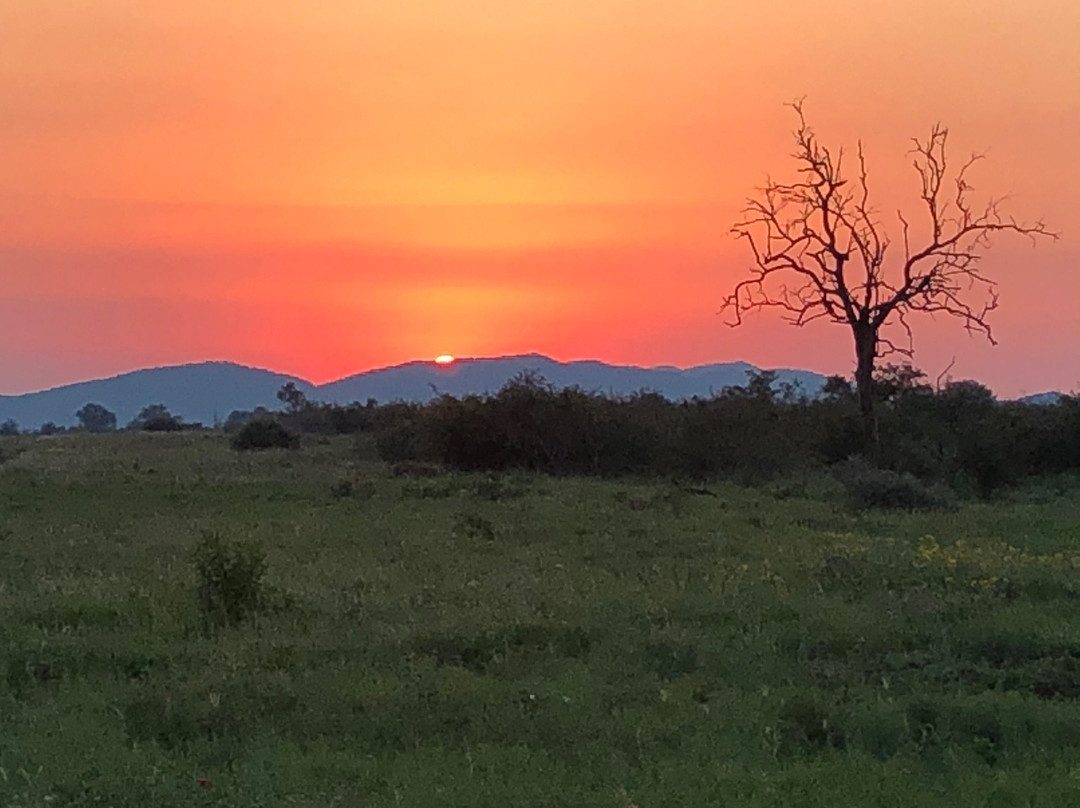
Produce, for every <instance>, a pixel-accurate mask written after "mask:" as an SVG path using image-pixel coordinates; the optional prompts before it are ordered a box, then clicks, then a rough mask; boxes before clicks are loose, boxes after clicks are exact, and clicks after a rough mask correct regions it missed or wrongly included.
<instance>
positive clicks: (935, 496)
mask: <svg viewBox="0 0 1080 808" xmlns="http://www.w3.org/2000/svg"><path fill="white" fill-rule="evenodd" d="M836 477H837V479H839V480H840V482H841V483H842V484H843V486H844V488H845V490H846V491H847V495H848V500H849V501H850V503H851V505H852V507H854V508H856V509H865V508H897V509H903V510H909V511H915V510H932V509H935V508H950V507H953V505H954V502H953V497H952V496H951V492H949V491H948V489H945V488H942V487H940V486H932V487H931V486H926V485H924V484H923V483H921V482H919V480H918V479H916V478H915V477H914V476H912V475H911V474H908V473H906V472H905V473H897V472H895V471H890V470H888V469H880V468H876V467H875V466H873V465H871V464H870V463H868V462H866V461H865V460H863V459H862V458H859V457H854V458H851V459H849V460H847V461H846V462H845V463H842V464H841V465H840V466H839V467H838V468H837V470H836Z"/></svg>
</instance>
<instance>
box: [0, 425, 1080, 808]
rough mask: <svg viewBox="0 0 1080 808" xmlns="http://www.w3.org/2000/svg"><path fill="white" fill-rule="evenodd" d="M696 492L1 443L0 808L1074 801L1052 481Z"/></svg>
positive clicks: (153, 438) (216, 443)
mask: <svg viewBox="0 0 1080 808" xmlns="http://www.w3.org/2000/svg"><path fill="white" fill-rule="evenodd" d="M707 491H708V493H701V492H695V491H690V490H686V489H685V488H679V487H676V486H674V485H671V484H669V483H660V482H635V481H597V480H583V479H555V478H547V477H530V476H517V475H510V476H505V477H498V478H492V477H487V476H483V475H450V474H445V475H439V476H436V477H430V478H428V477H410V476H401V477H394V476H391V475H390V474H389V473H388V471H387V469H386V468H385V467H384V466H383V465H381V464H380V463H378V462H376V461H375V460H374V459H372V458H371V449H370V446H368V445H367V444H365V443H363V442H359V443H358V442H356V441H354V440H353V439H351V438H349V439H341V440H333V441H324V442H318V441H313V442H310V443H306V444H305V446H304V447H303V448H302V449H301V450H299V451H287V450H276V451H270V452H263V453H237V452H233V451H231V450H229V449H228V446H227V442H226V440H225V438H223V437H221V436H219V435H218V436H215V435H197V434H183V435H147V434H116V435H105V436H94V435H64V436H59V437H51V438H29V437H26V438H10V439H3V440H0V618H2V619H0V805H3V806H68V805H78V806H91V805H95V806H139V808H144V807H145V806H174V805H175V806H181V805H183V806H187V805H193V806H201V805H220V806H286V805H288V806H297V805H299V806H329V805H349V806H351V805H357V806H361V805H363V806H396V805H405V806H428V805H431V806H491V807H492V808H496V807H497V808H504V807H505V806H613V807H615V806H620V807H622V808H627V807H628V806H640V808H653V807H654V806H657V807H659V806H672V807H674V806H705V805H708V806H846V805H852V806H943V805H948V806H1012V805H1018V806H1058V805H1061V806H1074V805H1080V487H1078V486H1072V487H1069V486H1061V487H1060V488H1059V489H1058V490H1051V489H1049V488H1045V487H1044V488H1033V489H1029V490H1027V491H1025V492H1019V493H1014V494H1013V495H1011V496H1010V497H1009V498H1007V499H1003V500H1002V501H1000V502H996V503H967V504H964V505H962V506H961V507H960V508H959V509H958V510H955V511H949V512H930V513H920V514H910V513H886V512H875V511H870V512H862V513H856V512H853V511H851V510H849V509H848V508H847V507H846V506H845V505H844V504H843V502H842V500H841V498H840V494H839V492H838V491H837V490H835V489H834V488H833V486H832V484H831V483H830V482H829V481H828V480H825V479H808V480H801V481H800V480H796V481H787V482H785V483H782V484H780V483H778V484H773V485H770V486H766V487H762V488H756V489H752V488H742V487H737V486H734V485H727V484H716V485H710V486H708V487H707ZM208 535H211V536H218V537H220V539H221V540H222V541H224V542H226V543H229V542H233V541H236V542H256V543H257V544H258V545H259V546H260V547H261V548H263V549H264V550H265V552H266V558H267V573H266V576H265V579H264V581H263V584H262V590H261V591H262V594H263V596H264V597H263V599H262V601H261V607H260V609H259V610H258V611H257V612H256V613H254V614H252V615H251V616H250V617H248V618H247V619H245V620H243V621H242V622H239V623H237V624H233V625H224V626H218V625H215V623H214V622H213V621H212V620H209V619H208V617H207V615H206V613H204V611H201V610H200V606H199V601H198V599H197V597H196V592H197V588H198V585H199V580H198V576H197V572H196V567H195V565H194V563H193V555H192V554H193V550H194V548H195V547H196V546H197V545H198V544H199V543H200V542H201V541H204V537H205V536H208Z"/></svg>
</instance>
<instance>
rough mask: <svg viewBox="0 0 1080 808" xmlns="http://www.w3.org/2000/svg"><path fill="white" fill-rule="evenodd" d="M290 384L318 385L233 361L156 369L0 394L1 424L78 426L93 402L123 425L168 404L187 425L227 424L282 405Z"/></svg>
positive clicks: (305, 388)
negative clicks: (234, 415) (280, 395)
mask: <svg viewBox="0 0 1080 808" xmlns="http://www.w3.org/2000/svg"><path fill="white" fill-rule="evenodd" d="M287 382H293V383H294V384H295V385H296V386H297V387H298V388H300V389H301V390H303V391H304V392H305V393H306V394H308V395H311V391H312V390H313V387H312V385H311V384H310V383H308V382H306V381H304V380H303V379H298V378H296V377H294V376H286V375H284V374H281V373H271V372H270V371H268V370H258V369H256V368H249V367H245V366H244V365H237V364H234V363H232V362H201V363H199V364H193V365H175V366H173V367H163V368H150V369H147V370H136V371H133V372H131V373H124V374H122V375H120V376H113V377H112V378H108V379H95V380H94V381H88V382H78V383H76V384H68V385H64V386H63V387H55V388H53V389H51V390H42V391H41V392H39V393H26V394H25V395H21V396H0V421H4V420H7V419H8V418H13V419H15V421H16V422H17V423H18V424H19V426H20V427H21V428H22V429H37V428H39V427H40V426H41V425H42V424H43V423H45V422H46V421H52V422H53V423H55V424H58V425H60V426H73V425H75V424H76V423H77V422H78V419H77V418H76V417H75V413H76V412H77V411H78V410H79V409H80V408H81V407H82V406H83V405H84V404H86V403H87V402H90V401H93V402H97V403H98V404H101V405H103V406H104V407H105V408H106V409H108V410H111V411H112V412H114V413H116V420H117V423H118V424H119V425H120V426H123V425H124V424H127V423H128V422H129V421H131V420H132V419H133V418H134V417H135V416H136V415H138V414H139V410H141V409H142V408H143V407H145V406H146V405H147V404H164V405H166V406H167V407H168V408H169V410H170V411H172V412H173V413H174V414H176V415H179V416H181V417H182V418H183V419H184V420H185V421H189V422H194V421H199V422H202V423H204V424H213V423H214V419H215V416H216V417H218V418H220V419H221V420H224V419H225V417H226V416H227V415H228V414H229V412H231V411H232V410H235V409H241V410H251V409H254V408H255V407H259V406H263V407H270V406H274V407H276V406H278V405H279V402H278V401H277V400H276V398H275V395H276V394H277V391H278V390H280V389H281V386H282V385H283V384H286V383H287Z"/></svg>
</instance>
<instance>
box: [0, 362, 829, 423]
mask: <svg viewBox="0 0 1080 808" xmlns="http://www.w3.org/2000/svg"><path fill="white" fill-rule="evenodd" d="M526 370H529V371H535V372H537V373H539V374H540V375H542V376H543V377H544V378H545V379H547V381H549V382H550V383H551V384H553V385H555V386H556V387H571V386H577V387H581V388H582V389H585V390H590V391H599V392H603V393H611V394H615V395H628V394H630V393H635V392H638V391H640V390H651V391H654V392H657V393H660V394H661V395H664V396H666V397H667V398H670V399H682V398H690V397H692V396H708V395H710V394H712V393H714V392H719V391H720V390H722V389H723V388H725V387H731V386H733V385H739V384H744V383H745V382H746V380H747V372H749V371H756V370H758V368H755V367H754V366H753V365H750V364H747V363H746V362H726V363H720V364H712V365H701V366H699V367H693V368H687V369H686V370H680V369H679V368H674V367H655V368H641V367H632V366H624V365H609V364H606V363H604V362H595V361H579V362H557V361H555V360H554V359H550V358H548V357H546V356H541V355H539V354H527V355H524V356H508V357H498V358H491V359H483V358H478V359H458V360H456V361H455V362H454V363H452V364H450V365H436V364H435V363H434V362H420V361H418V362H409V363H406V364H404V365H397V366H395V367H389V368H382V369H380V370H371V371H367V372H365V373H358V374H356V375H355V376H349V377H347V378H344V379H339V380H338V381H335V382H330V383H328V384H324V385H313V384H311V383H310V382H307V381H304V380H303V379H300V378H297V377H295V376H288V375H284V374H281V373H272V372H270V371H267V370H259V369H257V368H250V367H246V366H244V365H238V364H235V363H232V362H202V363H198V364H190V365H177V366H173V367H162V368H152V369H147V370H137V371H134V372H132V373H125V374H122V375H120V376H114V377H112V378H108V379H97V380H94V381H87V382H79V383H77V384H69V385H65V386H63V387H56V388H53V389H51V390H43V391H41V392H37V393H27V394H25V395H19V396H0V421H4V420H7V419H8V418H12V419H14V420H15V421H16V422H17V423H18V424H19V426H20V427H21V428H22V429H37V428H39V427H40V426H41V425H42V424H43V423H45V422H46V421H52V422H53V423H56V424H59V425H61V426H72V425H74V424H75V423H76V420H77V419H76V418H75V412H76V411H77V410H78V409H79V408H81V407H82V406H83V405H84V404H86V403H87V402H91V401H93V402H97V403H99V404H102V405H103V406H105V407H106V408H107V409H109V410H111V411H113V412H115V413H116V417H117V421H118V423H119V424H120V425H124V424H126V423H128V422H129V421H131V419H132V418H134V417H135V416H136V415H137V414H138V412H139V410H140V409H142V408H143V407H144V406H146V405H147V404H159V403H160V404H164V405H165V406H167V407H168V408H169V409H170V410H171V411H172V412H173V413H174V414H176V415H179V416H180V417H182V418H183V419H184V420H185V421H188V422H196V421H197V422H201V423H204V424H213V423H214V421H215V419H220V420H224V419H225V417H226V416H227V415H228V414H229V413H230V412H231V411H233V410H252V409H254V408H255V407H260V406H261V407H267V408H277V407H279V406H280V402H278V400H277V398H276V394H277V391H278V390H280V389H281V387H282V385H284V384H286V383H288V382H292V383H293V384H295V385H296V386H297V388H298V389H300V390H302V391H303V392H304V394H305V395H307V396H308V398H310V399H312V400H314V401H323V402H326V403H335V404H347V403H350V402H353V401H361V402H362V401H366V400H367V399H369V398H373V399H375V400H377V401H379V402H381V403H385V402H388V401H417V402H426V401H430V400H431V399H432V398H434V397H435V396H437V395H441V394H444V393H448V394H450V395H454V396H462V395H467V394H470V393H486V392H495V391H497V390H498V389H499V388H500V387H502V386H503V385H504V384H505V383H506V382H507V381H508V380H509V379H511V378H513V377H514V376H515V375H516V374H518V373H520V372H522V371H526ZM777 381H778V383H792V384H797V385H798V386H799V388H800V389H801V390H803V391H805V392H806V393H807V395H815V394H817V392H818V391H819V390H820V389H821V386H822V384H823V383H824V381H825V377H824V376H822V375H820V374H817V373H811V372H809V371H804V370H788V369H783V370H778V371H777Z"/></svg>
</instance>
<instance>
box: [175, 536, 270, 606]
mask: <svg viewBox="0 0 1080 808" xmlns="http://www.w3.org/2000/svg"><path fill="white" fill-rule="evenodd" d="M193 557H194V561H195V570H196V573H197V574H198V589H197V595H198V600H199V609H200V610H201V611H202V613H203V615H204V616H205V617H206V618H207V619H208V620H210V621H211V622H212V623H214V624H215V625H218V626H224V625H234V624H236V623H239V622H240V621H242V620H243V619H244V618H245V617H247V616H249V615H250V614H252V613H253V612H255V611H257V610H258V609H260V608H261V607H262V606H264V605H266V601H267V592H266V586H265V584H264V583H263V576H264V575H265V574H266V553H265V552H263V550H262V549H261V548H259V547H258V546H257V545H255V544H251V543H234V542H226V541H224V540H223V539H222V538H221V536H219V535H218V534H217V533H206V534H204V535H203V538H202V540H201V541H200V542H199V543H198V544H197V545H196V546H195V551H194V553H193Z"/></svg>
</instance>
